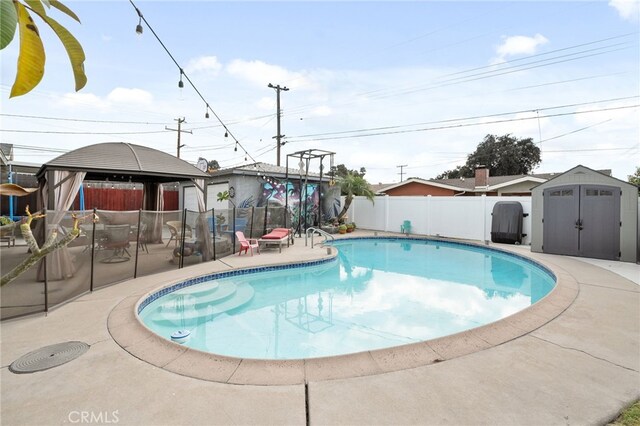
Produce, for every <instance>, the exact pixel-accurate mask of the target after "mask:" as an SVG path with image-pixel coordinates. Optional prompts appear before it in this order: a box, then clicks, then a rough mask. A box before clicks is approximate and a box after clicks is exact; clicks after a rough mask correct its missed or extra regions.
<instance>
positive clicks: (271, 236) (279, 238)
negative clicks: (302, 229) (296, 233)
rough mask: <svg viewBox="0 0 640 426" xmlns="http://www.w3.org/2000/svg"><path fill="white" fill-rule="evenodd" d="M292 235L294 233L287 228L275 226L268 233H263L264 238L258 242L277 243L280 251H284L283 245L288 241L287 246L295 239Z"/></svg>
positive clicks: (267, 244) (266, 244) (265, 243)
mask: <svg viewBox="0 0 640 426" xmlns="http://www.w3.org/2000/svg"><path fill="white" fill-rule="evenodd" d="M292 236H293V234H292V233H291V231H290V230H289V229H287V228H275V229H274V230H273V231H271V232H269V233H268V234H266V235H263V236H262V238H260V239H259V240H258V243H261V244H264V245H265V246H269V245H277V246H278V248H279V249H280V253H282V245H283V244H284V243H287V247H289V243H290V242H291V241H292V239H293V238H292Z"/></svg>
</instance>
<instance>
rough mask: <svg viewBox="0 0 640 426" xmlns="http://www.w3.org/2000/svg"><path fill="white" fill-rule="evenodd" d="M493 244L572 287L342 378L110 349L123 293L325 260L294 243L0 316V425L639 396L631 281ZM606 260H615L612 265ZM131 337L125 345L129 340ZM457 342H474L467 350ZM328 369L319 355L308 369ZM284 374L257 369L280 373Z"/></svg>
mask: <svg viewBox="0 0 640 426" xmlns="http://www.w3.org/2000/svg"><path fill="white" fill-rule="evenodd" d="M357 234H358V235H365V233H364V232H358V233H357ZM380 234H381V235H382V233H380ZM496 247H499V248H503V249H508V250H512V251H514V252H516V253H519V254H523V255H527V256H530V257H532V258H534V259H536V260H539V261H542V262H543V263H545V264H546V265H549V267H551V268H552V269H553V270H555V271H561V274H563V275H564V274H566V277H567V279H568V281H570V282H573V283H575V286H576V292H575V294H574V298H573V299H572V300H571V301H570V302H569V303H568V304H567V306H566V309H564V308H563V309H562V310H561V311H560V312H559V313H558V314H557V315H555V316H553V318H552V319H550V320H549V321H548V322H546V321H543V320H544V318H543V319H539V324H534V327H533V328H532V329H531V330H530V331H526V332H524V333H520V334H521V335H520V337H514V338H509V339H507V340H504V341H503V342H499V340H500V339H498V340H493V339H494V338H495V335H492V334H491V333H487V334H485V335H483V336H482V337H478V336H476V340H474V341H466V342H463V344H462V345H461V346H460V347H459V348H461V349H462V350H459V351H458V352H457V353H456V350H455V349H456V346H455V345H453V346H452V345H449V346H447V347H444V346H443V345H440V347H435V348H434V347H433V345H432V346H429V347H430V348H431V349H432V350H434V351H435V352H436V353H437V354H438V357H439V358H440V357H442V354H443V353H446V352H447V350H449V351H451V352H450V355H451V356H449V357H446V356H445V357H444V359H445V361H443V362H436V363H433V362H432V363H427V362H417V361H416V358H415V357H412V356H411V354H405V358H403V357H400V356H398V357H396V358H395V359H391V360H389V359H387V360H380V359H375V358H373V357H370V358H369V359H368V360H367V361H366V363H368V365H369V367H363V364H362V363H361V360H356V361H358V362H354V363H352V364H350V365H349V364H346V365H347V367H348V368H347V370H348V371H347V373H349V372H350V373H351V375H359V376H360V377H348V378H344V374H340V375H338V376H336V377H343V378H338V379H331V377H317V378H316V379H315V380H314V377H312V376H309V375H307V376H305V378H306V384H305V383H304V382H305V380H304V379H303V380H302V381H301V382H300V383H297V384H284V385H275V386H262V385H249V384H242V385H238V384H231V383H220V382H219V381H210V380H202V379H196V378H192V377H187V376H185V375H181V374H176V373H175V372H172V371H167V369H165V368H161V367H165V366H167V365H169V364H171V361H174V360H177V359H180V358H182V359H181V362H183V364H184V365H185V366H191V368H192V369H194V370H195V369H197V368H198V365H197V363H195V362H194V361H193V360H189V359H188V358H185V357H181V356H180V355H183V354H182V353H180V354H175V356H174V357H173V358H168V359H165V360H164V362H157V363H158V364H160V365H161V367H157V366H155V365H153V364H150V363H149V362H147V361H142V360H141V359H147V358H150V359H153V357H155V356H156V355H157V354H156V352H157V351H156V348H154V347H152V346H150V347H147V348H146V349H145V348H144V347H143V346H140V347H139V349H145V350H141V351H139V352H138V353H136V354H135V356H132V354H131V353H129V352H128V351H126V350H125V349H123V348H122V347H121V345H122V346H125V347H127V346H126V345H124V344H123V342H122V341H121V339H122V337H120V338H118V341H119V342H120V345H119V344H118V343H117V342H116V341H115V340H114V339H113V337H112V335H113V334H114V333H113V331H112V332H110V331H109V330H110V327H111V329H112V330H114V329H115V328H117V327H119V326H120V327H122V326H126V325H127V324H128V323H129V321H128V320H127V319H126V318H124V317H120V318H117V316H116V315H117V311H118V309H117V308H118V307H119V306H120V307H121V308H122V310H123V311H124V310H126V309H128V308H126V305H127V303H128V304H129V305H130V307H131V309H133V305H134V304H135V302H137V300H138V299H139V298H140V297H141V296H142V295H144V294H146V293H147V292H149V291H150V290H151V289H154V288H158V287H161V286H163V285H166V284H169V283H172V282H175V281H176V280H179V279H181V278H184V277H185V276H194V275H201V274H205V273H211V272H214V271H223V270H228V269H229V268H238V267H248V266H252V265H258V264H271V263H290V262H299V261H302V260H309V259H318V258H322V257H325V256H326V251H325V250H324V249H321V248H318V247H316V248H315V249H310V248H305V247H304V241H303V240H298V241H296V244H295V245H294V246H293V247H290V248H288V249H284V250H283V252H282V253H278V252H277V251H265V252H263V253H262V254H261V255H259V256H253V257H246V256H242V257H238V256H230V257H227V258H224V259H222V260H221V261H216V262H210V263H207V264H200V265H195V266H192V267H189V268H185V269H182V270H176V271H171V272H168V273H163V274H159V275H155V276H148V277H144V278H139V279H136V280H131V281H128V282H125V283H120V284H117V285H114V286H112V287H108V288H105V289H101V290H99V291H96V292H94V293H91V294H87V295H84V296H82V297H80V298H78V299H76V300H74V301H72V302H70V303H68V304H67V305H65V306H62V307H60V308H58V309H55V310H53V311H52V312H50V313H49V314H48V315H47V316H46V317H45V316H42V315H38V316H32V317H28V318H22V319H16V320H10V321H5V322H3V323H2V324H0V332H1V333H2V334H1V335H0V339H1V342H2V352H1V356H2V359H1V363H2V364H1V365H2V372H1V373H0V374H1V376H0V378H1V382H2V383H1V388H0V390H1V397H0V402H1V403H2V407H1V409H0V415H1V417H0V421H1V422H2V424H12V425H13V424H29V425H31V424H61V423H79V422H80V421H79V420H80V418H81V417H80V416H82V415H83V413H89V415H91V414H93V416H94V419H95V418H96V417H100V418H101V419H102V422H103V423H106V422H107V421H109V422H110V423H116V422H117V423H119V424H305V423H311V424H447V423H448V424H486V423H490V424H560V423H562V424H599V423H604V422H606V421H608V420H610V419H612V418H613V417H615V415H616V414H617V413H618V412H619V411H620V410H621V409H622V408H624V407H625V406H626V405H628V404H629V403H630V402H632V401H634V400H636V399H638V398H639V397H640V286H638V285H637V284H636V283H634V282H632V281H630V280H628V279H625V278H623V277H622V276H620V275H618V274H616V273H613V272H611V271H609V270H606V269H603V268H601V267H598V266H595V265H592V264H590V263H587V262H584V261H582V260H578V259H574V258H568V257H562V256H551V255H543V254H538V253H529V249H528V247H510V246H503V245H496ZM620 265H623V266H624V269H625V271H626V272H625V273H626V274H630V275H628V276H630V277H632V278H633V276H634V273H635V276H636V277H639V276H640V266H638V265H631V264H620ZM616 266H617V265H616V264H615V262H614V263H613V264H612V266H611V267H612V268H613V269H614V270H615V268H616ZM605 267H606V266H605ZM534 315H535V314H534ZM110 318H111V319H110ZM118 320H121V321H123V323H120V324H119V323H118V322H117V321H118ZM109 321H112V324H111V325H110V326H109V325H108V322H109ZM113 321H115V323H113ZM512 326H513V325H512ZM515 328H517V327H515ZM492 336H493V337H492ZM131 337H132V338H133V339H134V340H133V341H134V342H136V340H135V339H136V336H135V335H133V336H131ZM138 337H139V336H138ZM126 338H127V337H124V339H126ZM145 339H148V337H145ZM78 340H79V341H84V342H86V343H88V344H90V345H91V348H90V349H89V351H88V352H87V353H85V354H84V355H82V356H81V357H79V358H77V359H76V360H74V361H72V362H69V363H67V364H65V365H62V366H60V367H57V368H53V369H50V370H47V371H43V372H40V373H34V374H25V375H17V374H13V373H11V372H10V371H9V370H8V365H9V364H10V363H11V362H12V361H14V360H15V359H17V358H18V357H20V356H22V355H24V354H25V353H27V352H30V351H33V350H35V349H38V348H41V347H43V346H46V345H50V344H54V343H60V342H65V341H78ZM432 342H433V341H432ZM167 344H169V345H173V344H171V343H170V342H167ZM436 346H437V345H436ZM468 348H474V351H473V352H471V353H468V352H469V350H468ZM211 357H215V356H213V355H211ZM423 361H424V360H423ZM432 361H433V360H432ZM385 362H386V363H393V364H394V365H395V366H396V368H394V370H395V371H390V372H383V371H384V369H380V370H376V371H373V372H371V371H369V372H368V373H369V374H364V375H360V374H353V372H354V371H358V369H363V368H365V369H366V368H370V367H371V366H373V367H380V366H381V365H384V363H385ZM263 370H265V369H263ZM266 370H269V369H268V368H267V369H266ZM338 370H339V369H337V368H336V367H335V366H332V365H325V366H323V367H322V368H319V369H318V371H325V372H326V371H329V372H336V371H338ZM207 371H208V372H211V369H206V370H205V372H204V373H205V374H206V373H207ZM233 371H234V372H235V374H237V375H238V377H242V376H243V375H244V377H245V378H247V379H251V378H252V377H251V375H252V374H253V372H252V373H251V374H249V375H248V376H247V374H241V373H242V371H241V370H240V369H239V368H236V369H234V370H233ZM246 371H247V372H248V371H249V370H246ZM289 372H290V370H289ZM289 372H286V371H281V372H277V371H276V372H273V371H271V372H269V373H268V374H271V375H272V376H274V377H290V376H287V374H289ZM348 375H349V374H347V376H348ZM229 377H231V376H229ZM236 381H237V382H241V381H240V380H236ZM249 381H250V380H249ZM242 383H247V380H245V381H243V382H242ZM116 420H117V421H116ZM95 422H96V421H95V420H94V423H95Z"/></svg>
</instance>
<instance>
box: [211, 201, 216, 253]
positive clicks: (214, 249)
mask: <svg viewBox="0 0 640 426" xmlns="http://www.w3.org/2000/svg"><path fill="white" fill-rule="evenodd" d="M211 223H212V224H213V226H212V228H213V230H212V231H211V232H212V233H211V235H213V260H214V261H215V260H216V212H215V209H214V208H213V207H211Z"/></svg>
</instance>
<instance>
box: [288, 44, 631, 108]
mask: <svg viewBox="0 0 640 426" xmlns="http://www.w3.org/2000/svg"><path fill="white" fill-rule="evenodd" d="M635 34H637V32H632V33H625V34H621V35H618V36H613V37H607V38H603V39H599V40H594V41H590V42H587V43H581V44H576V45H573V46H568V47H564V48H561V49H556V50H551V51H548V52H543V53H538V54H535V55H530V56H526V57H523V58H517V59H512V60H510V61H505V62H501V63H499V64H493V65H486V66H482V67H475V68H470V69H467V70H463V71H457V72H453V73H448V74H443V75H440V76H438V77H436V78H434V81H437V80H441V79H443V78H445V77H452V76H457V75H461V74H469V73H471V72H474V71H480V70H483V69H487V68H489V69H491V70H490V71H486V72H483V73H476V74H471V75H466V76H460V77H455V78H449V79H444V80H441V81H440V82H439V83H436V84H432V85H430V86H429V85H428V86H426V87H421V86H415V85H414V86H408V87H406V88H404V89H403V88H401V87H396V88H393V89H377V90H371V91H367V92H362V93H359V94H356V95H355V96H357V97H360V96H367V95H371V94H375V93H380V92H385V91H386V92H387V93H386V94H385V93H380V94H379V95H377V96H374V97H372V98H367V99H369V100H380V99H384V98H387V97H390V96H397V95H401V94H410V93H415V92H418V91H424V90H430V89H436V88H440V87H445V86H451V85H454V84H459V83H466V82H470V81H476V80H481V79H485V78H492V77H496V76H500V75H505V74H511V73H514V72H520V71H526V70H529V69H533V68H540V67H542V66H548V65H554V64H558V63H563V62H568V61H573V60H578V59H584V58H587V57H591V56H596V55H600V54H605V53H611V52H614V51H617V50H621V49H612V50H608V51H604V52H599V53H594V54H588V55H584V56H580V57H577V58H572V59H568V60H561V61H556V62H551V63H547V64H542V65H537V66H533V67H529V68H522V67H526V66H528V65H532V64H536V63H540V62H548V61H553V60H556V59H562V58H567V57H571V56H575V55H580V54H583V53H589V52H594V51H598V50H603V49H607V48H611V47H616V46H621V45H624V44H628V43H629V42H621V43H615V44H609V45H606V46H600V47H596V48H593V49H586V50H582V51H580V52H573V53H568V54H565V55H559V56H555V57H552V58H548V59H542V60H539V61H532V62H528V63H525V64H521V65H516V67H520V69H510V70H507V71H504V70H502V69H495V68H496V67H504V66H507V65H512V64H514V63H517V62H520V61H525V60H529V59H532V58H537V57H541V56H546V55H551V54H554V53H559V52H563V51H567V50H571V49H576V48H581V47H586V46H590V45H594V44H598V43H603V42H608V41H612V40H616V39H620V38H625V37H629V36H632V35H635ZM492 73H493V75H485V74H492ZM483 75H484V76H483ZM479 76H480V77H479ZM470 77H478V78H473V79H471V78H470ZM354 102H356V101H349V102H344V103H342V104H340V105H349V104H352V103H354ZM316 105H318V104H317V103H313V104H306V105H301V106H300V107H297V108H296V107H294V108H291V109H289V110H288V112H289V113H300V112H303V111H305V110H307V109H310V108H312V107H314V106H316Z"/></svg>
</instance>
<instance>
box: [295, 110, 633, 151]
mask: <svg viewBox="0 0 640 426" xmlns="http://www.w3.org/2000/svg"><path fill="white" fill-rule="evenodd" d="M638 107H640V104H636V105H628V106H621V107H611V108H600V109H592V110H588V111H573V112H566V113H558V114H549V115H544V116H540V117H541V118H551V117H563V116H567V115H578V114H589V113H593V112H602V111H615V110H621V109H629V108H638ZM535 119H537V117H522V118H511V119H508V120H494V121H485V122H481V123H462V124H455V125H450V126H438V127H427V128H422V129H412V130H395V131H387V132H378V133H365V134H358V135H347V136H336V137H333V138H331V137H326V138H314V139H309V140H299V141H289V142H290V143H292V142H311V141H324V140H337V139H352V138H364V137H369V136H382V135H394V134H401V133H414V132H426V131H431V130H444V129H454V128H460V127H471V126H484V125H487V124H499V123H509V122H513V121H526V120H535Z"/></svg>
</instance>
